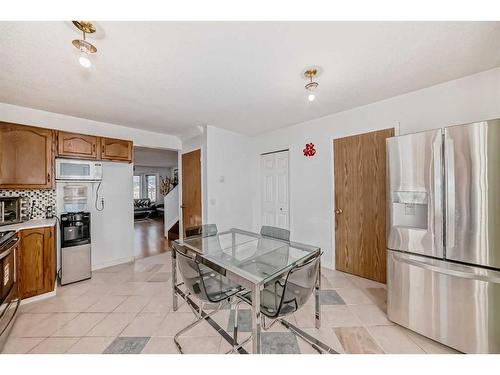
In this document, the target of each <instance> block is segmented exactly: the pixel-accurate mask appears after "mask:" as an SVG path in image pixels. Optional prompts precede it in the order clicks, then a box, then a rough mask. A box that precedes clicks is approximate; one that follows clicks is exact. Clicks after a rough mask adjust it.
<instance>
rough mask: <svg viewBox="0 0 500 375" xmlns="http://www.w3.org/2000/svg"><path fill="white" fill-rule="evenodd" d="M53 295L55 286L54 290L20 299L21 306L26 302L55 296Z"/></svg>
mask: <svg viewBox="0 0 500 375" xmlns="http://www.w3.org/2000/svg"><path fill="white" fill-rule="evenodd" d="M56 284H57V283H56ZM55 296H56V288H54V290H53V291H52V292H48V293H44V294H40V295H38V296H34V297H30V298H24V299H22V300H21V306H22V305H26V304H27V303H32V302H37V301H42V300H44V299H47V298H51V297H55Z"/></svg>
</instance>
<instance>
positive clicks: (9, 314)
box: [0, 231, 21, 351]
mask: <svg viewBox="0 0 500 375" xmlns="http://www.w3.org/2000/svg"><path fill="white" fill-rule="evenodd" d="M18 248H19V239H18V238H17V236H16V233H15V232H14V231H8V232H0V351H1V350H2V349H3V347H4V345H5V342H6V340H7V337H8V336H9V333H10V330H11V328H12V326H13V325H14V320H15V317H16V314H17V310H18V308H19V304H20V302H21V301H20V299H19V298H18V295H19V293H18V289H17V288H18V284H17V275H16V254H17V251H18Z"/></svg>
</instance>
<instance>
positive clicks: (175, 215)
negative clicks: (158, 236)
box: [163, 185, 180, 238]
mask: <svg viewBox="0 0 500 375" xmlns="http://www.w3.org/2000/svg"><path fill="white" fill-rule="evenodd" d="M179 190H180V189H179V185H177V186H176V187H174V188H173V189H172V190H171V191H170V192H169V193H168V194H167V195H165V197H164V198H163V203H164V208H165V220H164V232H165V237H167V238H168V231H169V229H170V228H172V226H173V225H174V224H175V223H176V222H177V220H179V210H180V207H179Z"/></svg>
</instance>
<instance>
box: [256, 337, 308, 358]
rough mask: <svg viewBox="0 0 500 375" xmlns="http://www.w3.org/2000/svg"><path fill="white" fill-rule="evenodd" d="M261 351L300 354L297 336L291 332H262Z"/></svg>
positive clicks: (265, 352)
mask: <svg viewBox="0 0 500 375" xmlns="http://www.w3.org/2000/svg"><path fill="white" fill-rule="evenodd" d="M261 339H262V341H261V343H262V353H264V354H300V349H299V343H298V342H297V337H296V336H295V335H294V334H293V333H291V332H263V333H262V338H261Z"/></svg>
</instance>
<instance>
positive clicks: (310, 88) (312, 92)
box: [304, 68, 319, 102]
mask: <svg viewBox="0 0 500 375" xmlns="http://www.w3.org/2000/svg"><path fill="white" fill-rule="evenodd" d="M317 74H318V70H317V69H316V68H310V69H307V70H306V71H305V72H304V76H305V77H306V78H309V82H308V83H307V84H306V85H305V86H304V88H305V89H306V94H307V100H308V101H310V102H313V101H314V100H315V99H316V94H317V90H318V86H319V83H318V82H314V81H313V78H314V77H315V76H316V75H317Z"/></svg>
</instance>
